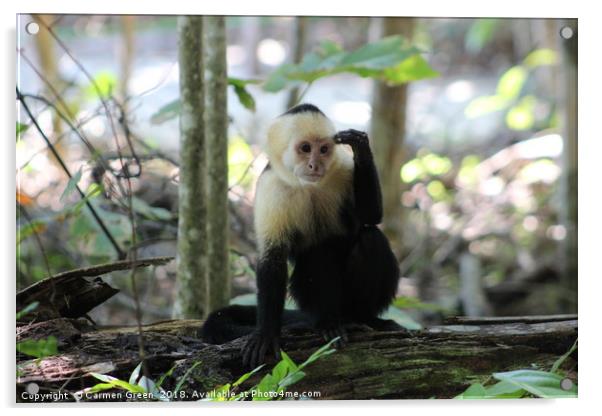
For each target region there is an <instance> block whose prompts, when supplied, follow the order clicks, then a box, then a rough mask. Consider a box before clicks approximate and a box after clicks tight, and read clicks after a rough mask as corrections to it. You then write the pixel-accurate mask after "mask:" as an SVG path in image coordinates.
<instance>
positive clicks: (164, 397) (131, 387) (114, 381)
mask: <svg viewBox="0 0 602 416" xmlns="http://www.w3.org/2000/svg"><path fill="white" fill-rule="evenodd" d="M200 363H201V362H200V361H197V362H195V363H194V364H193V365H192V366H191V367H190V368H189V369H188V370H187V371H186V373H185V374H184V376H182V378H181V379H180V380H179V381H178V384H177V386H176V389H175V390H174V393H173V394H171V395H170V394H168V393H167V392H166V391H165V390H163V389H162V388H161V385H162V384H163V381H164V380H165V379H166V378H167V377H169V376H170V375H171V374H172V372H173V370H174V367H172V368H171V369H170V370H169V371H168V372H166V373H165V374H163V375H162V376H161V378H160V379H159V381H157V382H156V383H155V382H154V381H153V380H151V379H150V378H148V377H146V376H144V375H140V371H141V369H142V363H140V364H138V365H137V366H136V368H134V370H133V371H132V374H131V375H130V378H129V380H128V381H124V380H120V379H118V378H116V377H113V376H109V375H106V374H100V373H90V375H91V376H92V377H94V378H96V379H98V380H100V381H102V383H98V384H95V385H94V386H92V387H88V388H86V389H83V390H80V391H78V392H76V393H75V396H77V397H82V396H84V395H90V394H94V393H98V392H101V391H105V390H113V389H117V390H124V391H127V392H129V393H133V394H135V395H136V394H138V395H140V397H141V398H143V399H154V400H159V401H163V402H167V401H170V400H171V398H172V397H176V395H177V393H178V392H179V391H180V388H181V387H182V385H183V384H184V382H185V381H186V379H187V378H188V376H189V375H190V373H191V371H192V370H193V369H194V368H195V367H196V366H197V365H199V364H200Z"/></svg>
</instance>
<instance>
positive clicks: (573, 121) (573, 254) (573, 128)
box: [559, 20, 577, 312]
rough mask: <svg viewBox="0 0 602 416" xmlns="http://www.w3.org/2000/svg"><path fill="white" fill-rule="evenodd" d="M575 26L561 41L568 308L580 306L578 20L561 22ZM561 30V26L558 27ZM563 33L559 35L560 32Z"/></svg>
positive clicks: (564, 263)
mask: <svg viewBox="0 0 602 416" xmlns="http://www.w3.org/2000/svg"><path fill="white" fill-rule="evenodd" d="M560 26H561V27H564V26H568V27H570V28H572V29H573V36H572V37H571V38H570V39H563V38H560V42H562V47H561V49H562V54H561V56H562V62H563V63H564V64H563V67H562V70H563V72H564V74H563V75H564V76H562V77H561V78H560V82H561V83H562V85H561V88H559V90H560V91H561V95H562V97H561V107H562V108H564V113H565V119H564V125H563V127H564V134H563V136H564V147H563V155H562V165H563V166H562V168H563V169H562V178H561V181H562V182H561V190H562V193H563V195H562V198H561V201H562V202H561V208H560V217H561V221H562V225H563V226H564V228H565V230H566V236H565V238H564V240H563V241H562V255H561V256H560V258H561V262H562V271H563V276H562V285H563V287H564V290H565V297H564V299H562V306H563V309H564V311H566V312H575V311H576V310H577V20H566V21H564V22H562V23H561V24H560ZM559 32H560V28H559ZM559 37H560V36H559Z"/></svg>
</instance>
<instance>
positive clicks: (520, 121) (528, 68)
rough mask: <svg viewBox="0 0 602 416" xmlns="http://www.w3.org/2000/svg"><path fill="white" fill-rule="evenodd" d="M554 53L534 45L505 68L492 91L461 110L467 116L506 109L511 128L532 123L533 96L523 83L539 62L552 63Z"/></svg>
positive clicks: (527, 128) (531, 124)
mask: <svg viewBox="0 0 602 416" xmlns="http://www.w3.org/2000/svg"><path fill="white" fill-rule="evenodd" d="M557 61H558V57H557V53H556V52H555V51H553V50H551V49H545V48H543V49H536V50H534V51H533V52H531V53H530V54H529V55H527V56H526V57H525V59H524V60H523V62H522V63H521V64H519V65H515V66H513V67H511V68H509V69H507V70H506V71H505V72H504V73H503V74H502V75H501V77H500V78H499V80H498V84H497V88H496V93H495V94H493V95H486V96H481V97H477V98H475V99H474V100H472V101H471V102H470V103H469V104H468V106H467V107H466V109H465V110H464V114H465V115H466V117H467V118H469V119H471V118H476V117H480V116H483V115H486V114H489V113H492V112H495V111H502V110H503V111H506V118H505V119H506V125H507V126H508V127H509V128H510V129H512V130H518V131H524V130H529V129H531V128H532V127H533V126H534V125H535V121H536V120H535V107H536V105H537V103H538V99H537V97H535V96H534V95H532V94H523V92H524V90H525V88H524V87H525V84H526V82H527V80H528V79H529V77H530V76H531V75H532V73H533V71H534V70H535V69H536V68H538V67H540V66H550V65H556V64H557Z"/></svg>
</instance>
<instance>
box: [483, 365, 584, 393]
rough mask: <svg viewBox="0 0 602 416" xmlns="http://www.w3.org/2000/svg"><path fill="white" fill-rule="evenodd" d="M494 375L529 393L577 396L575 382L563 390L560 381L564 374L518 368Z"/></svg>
mask: <svg viewBox="0 0 602 416" xmlns="http://www.w3.org/2000/svg"><path fill="white" fill-rule="evenodd" d="M493 377H495V378H496V379H497V380H500V381H506V382H508V383H512V384H514V385H515V386H517V387H520V388H522V389H524V390H526V391H528V392H529V393H531V394H533V395H535V396H537V397H543V398H557V397H577V386H576V385H575V384H573V386H572V387H571V389H570V390H563V389H562V388H561V387H560V383H561V382H562V380H563V379H564V378H563V377H562V376H560V375H558V374H554V373H548V372H546V371H538V370H516V371H509V372H505V373H494V374H493Z"/></svg>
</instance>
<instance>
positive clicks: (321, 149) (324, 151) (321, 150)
mask: <svg viewBox="0 0 602 416" xmlns="http://www.w3.org/2000/svg"><path fill="white" fill-rule="evenodd" d="M327 152H328V146H326V145H324V146H322V147H320V153H322V154H325V153H327Z"/></svg>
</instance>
